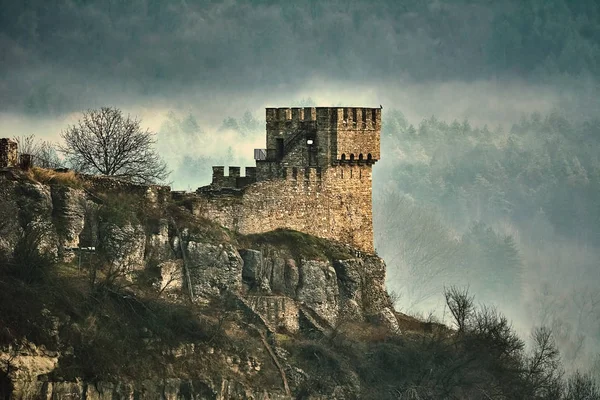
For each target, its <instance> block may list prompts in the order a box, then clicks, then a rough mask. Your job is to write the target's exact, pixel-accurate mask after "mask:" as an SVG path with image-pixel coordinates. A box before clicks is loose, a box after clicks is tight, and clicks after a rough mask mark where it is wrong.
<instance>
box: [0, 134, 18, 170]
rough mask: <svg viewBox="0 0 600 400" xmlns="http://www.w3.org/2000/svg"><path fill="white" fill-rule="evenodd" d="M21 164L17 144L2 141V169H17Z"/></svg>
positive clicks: (4, 139)
mask: <svg viewBox="0 0 600 400" xmlns="http://www.w3.org/2000/svg"><path fill="white" fill-rule="evenodd" d="M18 163H19V157H18V148H17V142H15V141H14V140H11V139H7V138H3V139H0V168H7V167H16V166H17V165H18Z"/></svg>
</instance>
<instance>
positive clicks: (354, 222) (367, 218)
mask: <svg viewBox="0 0 600 400" xmlns="http://www.w3.org/2000/svg"><path fill="white" fill-rule="evenodd" d="M266 125H267V126H266V128H267V134H266V148H265V149H256V150H255V151H254V158H255V160H256V167H246V175H245V176H240V168H239V167H229V175H228V176H225V173H224V167H220V166H219V167H213V181H212V184H211V185H209V186H206V187H203V188H200V189H198V191H197V193H198V194H200V195H201V196H200V197H202V198H203V200H202V201H200V202H199V204H198V207H197V213H199V214H202V215H203V216H205V217H208V218H211V219H214V220H217V221H218V222H220V223H221V224H223V225H225V226H227V227H229V228H230V229H235V230H237V231H239V232H241V233H258V232H265V231H269V230H273V229H276V228H290V229H295V230H298V231H302V232H306V233H310V234H313V235H316V236H321V237H325V238H329V239H335V240H339V241H341V242H345V243H349V244H352V245H353V246H355V247H357V248H359V249H361V250H364V251H367V252H372V251H373V221H372V195H371V194H372V187H371V177H372V166H373V164H374V163H375V162H376V161H377V160H379V157H380V132H381V109H379V108H356V107H343V108H342V107H316V108H315V107H308V108H267V110H266Z"/></svg>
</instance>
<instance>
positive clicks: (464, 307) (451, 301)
mask: <svg viewBox="0 0 600 400" xmlns="http://www.w3.org/2000/svg"><path fill="white" fill-rule="evenodd" d="M444 297H445V298H446V305H448V308H449V309H450V312H451V313H452V316H453V317H454V322H455V323H456V326H457V328H458V332H459V333H464V332H465V330H466V328H467V324H468V323H469V321H470V319H471V318H472V317H473V316H474V315H475V305H474V296H471V295H469V290H468V289H459V288H458V287H456V286H451V287H450V288H447V289H445V290H444Z"/></svg>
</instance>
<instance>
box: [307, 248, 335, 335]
mask: <svg viewBox="0 0 600 400" xmlns="http://www.w3.org/2000/svg"><path fill="white" fill-rule="evenodd" d="M299 272H300V284H299V286H298V292H297V296H296V298H297V300H298V301H300V302H301V303H304V304H305V305H306V306H308V307H310V308H311V309H312V310H314V311H315V312H316V313H317V314H318V315H319V316H320V317H321V318H323V319H325V320H326V321H327V322H328V323H330V324H331V325H334V324H335V322H336V320H337V317H338V297H339V290H338V285H337V275H336V273H335V269H333V267H332V266H331V265H330V264H329V263H328V262H324V261H311V260H302V262H301V263H300V269H299Z"/></svg>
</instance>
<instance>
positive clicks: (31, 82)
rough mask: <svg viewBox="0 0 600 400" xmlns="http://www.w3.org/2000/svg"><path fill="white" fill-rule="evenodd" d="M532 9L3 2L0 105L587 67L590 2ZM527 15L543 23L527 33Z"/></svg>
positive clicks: (28, 106)
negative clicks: (584, 18)
mask: <svg viewBox="0 0 600 400" xmlns="http://www.w3.org/2000/svg"><path fill="white" fill-rule="evenodd" d="M529 3H531V4H529ZM523 4H525V5H523ZM536 4H537V3H536V2H517V1H516V0H515V1H509V0H505V1H501V2H487V1H458V2H440V1H414V0H406V1H395V0H394V1H382V2H377V3H373V2H370V1H366V0H364V1H342V0H337V1H330V2H317V1H313V0H306V1H296V2H282V3H281V4H279V3H277V2H273V1H254V2H251V1H245V0H227V1H223V2H216V1H184V0H180V1H162V0H134V1H124V0H108V1H84V0H54V1H48V0H31V1H27V2H15V1H12V0H3V1H0V6H1V10H2V11H1V14H0V26H1V27H2V28H0V29H1V30H0V49H1V52H0V54H2V55H3V56H2V58H3V60H2V63H1V64H0V89H1V90H2V96H1V98H0V109H2V110H4V111H7V110H15V111H25V112H28V113H30V114H34V113H51V114H60V113H64V112H68V111H71V110H80V109H81V106H82V105H86V106H88V105H89V106H95V105H97V104H101V103H106V102H110V101H113V102H114V99H115V98H118V99H119V100H120V101H123V102H128V101H129V102H133V101H135V100H137V99H139V98H140V97H142V98H146V99H154V98H165V97H168V96H175V95H181V94H186V93H190V94H193V93H197V92H198V91H202V92H204V93H210V92H216V91H218V92H220V93H229V94H230V96H234V95H236V94H239V93H245V94H247V93H248V92H250V93H252V92H253V91H255V90H257V89H259V90H273V89H277V88H282V87H283V88H285V90H288V91H289V90H296V89H297V88H299V87H302V86H303V84H304V83H305V82H307V81H308V80H310V79H314V78H315V77H320V78H322V79H323V80H325V81H330V80H334V81H345V82H347V84H349V85H352V84H353V83H356V82H359V83H361V84H365V83H367V84H368V83H370V84H373V85H375V84H381V83H382V82H387V83H389V82H399V81H401V82H405V81H409V82H430V81H432V80H433V81H452V80H459V81H472V80H482V79H483V80H485V79H490V78H495V79H497V78H498V77H500V78H502V79H505V78H513V77H517V78H527V79H536V80H539V79H541V78H540V76H542V75H543V76H546V74H550V75H551V76H553V75H552V74H554V73H555V72H556V73H568V74H575V75H577V74H581V73H588V74H590V73H591V74H594V73H595V72H597V71H595V70H594V68H593V67H594V66H595V61H594V60H595V59H594V57H597V56H598V54H599V53H598V52H599V51H600V50H598V49H597V48H596V47H597V46H596V47H594V46H595V45H596V44H597V43H598V42H599V41H600V35H598V29H597V27H596V25H594V23H591V22H590V23H586V22H585V21H583V22H581V19H577V21H579V22H574V21H575V18H576V17H578V16H588V17H589V18H591V17H593V15H596V14H597V13H598V10H597V7H596V8H594V6H593V5H594V2H588V4H583V5H582V4H580V5H579V6H578V7H574V6H573V7H570V8H569V7H567V6H566V5H564V3H563V2H560V1H558V2H554V3H553V4H554V5H552V4H550V5H544V4H541V5H537V6H536ZM594 13H596V14H594ZM534 19H536V21H537V20H539V21H541V22H540V24H541V26H540V27H537V28H536V29H537V30H536V31H535V32H532V31H530V30H529V29H525V28H524V26H527V25H526V24H528V23H529V22H533V21H534ZM592 22H593V21H592ZM557 25H558V27H557ZM575 28H577V29H579V30H575ZM535 35H538V36H539V37H538V38H536V37H535ZM536 39H537V42H535V40H536ZM549 39H553V41H552V42H551V43H547V42H548V40H549ZM532 40H533V41H534V43H533V44H531V43H530V42H531V41H532ZM539 43H541V44H542V46H540V45H538V44H539ZM573 46H575V48H577V49H579V50H586V49H588V50H589V52H588V53H585V52H581V51H576V52H573V51H572V48H573ZM534 50H535V51H534ZM565 59H568V60H567V61H568V63H566V62H567V61H565ZM565 63H566V64H565ZM577 76H578V75H577ZM207 96H209V95H208V94H207Z"/></svg>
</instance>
